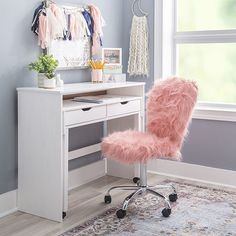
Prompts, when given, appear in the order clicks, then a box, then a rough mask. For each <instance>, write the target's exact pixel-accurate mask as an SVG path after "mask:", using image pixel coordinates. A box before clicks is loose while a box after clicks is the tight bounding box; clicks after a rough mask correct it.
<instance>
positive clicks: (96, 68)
mask: <svg viewBox="0 0 236 236" xmlns="http://www.w3.org/2000/svg"><path fill="white" fill-rule="evenodd" d="M89 64H90V66H91V69H92V72H91V76H92V82H93V83H102V82H103V68H104V65H105V64H106V62H105V61H93V60H90V61H89Z"/></svg>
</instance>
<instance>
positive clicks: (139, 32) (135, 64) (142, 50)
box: [128, 0, 149, 77]
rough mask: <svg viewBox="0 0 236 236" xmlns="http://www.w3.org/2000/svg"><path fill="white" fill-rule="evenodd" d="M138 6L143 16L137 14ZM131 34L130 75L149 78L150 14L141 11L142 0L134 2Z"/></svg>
mask: <svg viewBox="0 0 236 236" xmlns="http://www.w3.org/2000/svg"><path fill="white" fill-rule="evenodd" d="M136 4H137V6H138V10H139V12H140V13H141V16H140V15H138V14H136V12H135V5H136ZM132 12H133V19H132V26H131V33H130V49H129V62H128V73H129V75H130V76H146V77H148V76H149V31H148V21H147V16H148V14H147V13H146V12H144V11H143V10H142V9H141V0H134V2H133V5H132Z"/></svg>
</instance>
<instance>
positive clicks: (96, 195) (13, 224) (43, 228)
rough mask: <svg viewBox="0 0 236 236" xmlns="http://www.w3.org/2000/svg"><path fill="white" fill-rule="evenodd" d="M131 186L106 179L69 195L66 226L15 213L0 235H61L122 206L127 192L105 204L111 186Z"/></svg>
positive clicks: (154, 178)
mask: <svg viewBox="0 0 236 236" xmlns="http://www.w3.org/2000/svg"><path fill="white" fill-rule="evenodd" d="M165 179H166V178H165V177H163V176H158V175H154V174H151V175H149V176H148V182H149V184H150V185H153V184H158V183H159V182H160V181H163V180H165ZM168 179H170V178H168ZM181 181H182V182H185V181H183V180H181ZM188 182H189V181H188ZM127 184H128V185H130V184H131V181H130V180H126V179H121V178H116V177H111V176H105V177H102V178H100V179H98V180H95V181H93V182H91V183H89V184H86V185H83V186H81V187H79V188H77V189H74V190H72V191H71V192H70V194H69V211H68V212H67V217H66V219H65V220H64V222H63V223H57V222H53V221H49V220H45V219H42V218H39V217H36V216H32V215H29V214H25V213H22V212H16V213H13V214H11V215H9V216H6V217H4V218H2V219H0V236H51V235H60V234H61V233H64V232H65V231H67V230H69V229H71V228H73V227H74V226H77V225H78V224H79V223H82V222H83V221H86V220H87V219H89V218H92V217H93V216H96V215H98V214H99V213H102V212H103V211H104V210H106V209H108V208H110V207H111V206H117V205H118V203H120V202H122V201H123V199H124V197H125V196H126V195H127V192H123V191H116V192H115V191H114V192H113V194H112V203H111V204H109V205H106V204H104V203H103V198H104V194H105V193H106V190H107V189H108V188H110V187H111V186H114V185H127Z"/></svg>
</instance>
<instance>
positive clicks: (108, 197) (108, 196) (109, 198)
mask: <svg viewBox="0 0 236 236" xmlns="http://www.w3.org/2000/svg"><path fill="white" fill-rule="evenodd" d="M104 202H105V203H106V204H110V203H111V195H106V196H105V197H104Z"/></svg>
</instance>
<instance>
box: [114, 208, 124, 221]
mask: <svg viewBox="0 0 236 236" xmlns="http://www.w3.org/2000/svg"><path fill="white" fill-rule="evenodd" d="M116 216H117V218H119V219H123V218H124V217H125V216H126V211H125V210H123V209H120V210H118V211H117V212H116Z"/></svg>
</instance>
